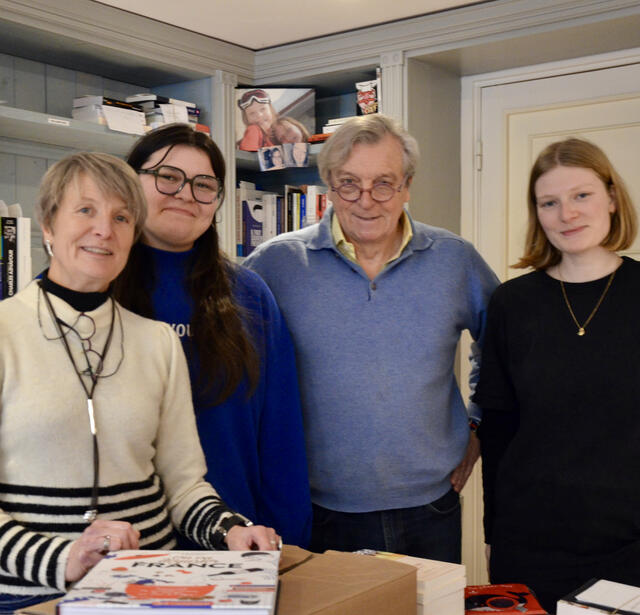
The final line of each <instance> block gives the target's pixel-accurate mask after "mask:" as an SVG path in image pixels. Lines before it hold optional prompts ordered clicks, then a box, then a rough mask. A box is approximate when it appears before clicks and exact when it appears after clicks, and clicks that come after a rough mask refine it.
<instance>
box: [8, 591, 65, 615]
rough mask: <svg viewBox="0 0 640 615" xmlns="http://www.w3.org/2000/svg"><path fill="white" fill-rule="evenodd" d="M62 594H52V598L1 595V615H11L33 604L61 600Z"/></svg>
mask: <svg viewBox="0 0 640 615" xmlns="http://www.w3.org/2000/svg"><path fill="white" fill-rule="evenodd" d="M60 596H62V594H60V593H58V594H51V595H50V596H36V597H34V596H18V595H16V594H0V615H10V614H11V613H13V612H14V611H18V610H20V609H23V608H25V607H27V606H31V605H33V604H39V603H40V602H47V601H48V600H53V599H54V598H59V597H60Z"/></svg>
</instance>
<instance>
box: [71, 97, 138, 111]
mask: <svg viewBox="0 0 640 615" xmlns="http://www.w3.org/2000/svg"><path fill="white" fill-rule="evenodd" d="M95 105H107V106H112V107H120V108H121V109H131V110H132V111H142V107H141V106H140V105H136V104H133V103H131V102H127V101H124V100H118V99H117V98H110V97H108V96H100V95H96V96H92V95H90V94H85V95H84V96H78V97H77V98H74V99H73V108H74V109H75V108H79V107H90V106H95Z"/></svg>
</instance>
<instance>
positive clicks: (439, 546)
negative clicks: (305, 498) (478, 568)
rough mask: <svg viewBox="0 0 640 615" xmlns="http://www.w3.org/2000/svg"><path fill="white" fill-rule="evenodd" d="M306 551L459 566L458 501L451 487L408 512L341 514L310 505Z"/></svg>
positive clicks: (407, 509)
mask: <svg viewBox="0 0 640 615" xmlns="http://www.w3.org/2000/svg"><path fill="white" fill-rule="evenodd" d="M309 548H310V550H311V551H314V552H316V553H322V552H324V551H326V550H327V549H334V550H336V551H357V550H359V549H375V550H377V551H391V552H392V553H402V554H403V555H413V556H414V557H425V558H427V559H436V560H440V561H444V562H454V563H460V558H461V514H460V497H459V495H458V493H457V492H456V491H454V490H453V489H451V490H449V491H448V492H447V493H445V494H444V495H443V496H442V497H441V498H439V499H437V500H435V501H434V502H431V503H429V504H425V505H424V506H416V507H413V508H397V509H393V510H377V511H372V512H364V513H347V512H339V511H335V510H329V509H327V508H323V507H322V506H317V505H316V504H314V505H313V528H312V532H311V544H310V546H309Z"/></svg>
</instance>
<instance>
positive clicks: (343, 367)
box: [245, 210, 498, 512]
mask: <svg viewBox="0 0 640 615" xmlns="http://www.w3.org/2000/svg"><path fill="white" fill-rule="evenodd" d="M331 215H332V212H331V210H328V212H327V214H326V215H325V216H324V218H323V220H322V221H321V222H320V223H319V224H317V225H314V226H311V227H309V228H306V229H303V230H301V231H296V232H293V233H287V234H285V235H280V236H279V237H276V238H275V239H273V240H271V241H269V242H267V243H266V244H263V245H261V246H259V247H258V248H257V249H256V250H255V251H254V252H253V254H252V255H251V256H250V257H249V258H248V259H247V260H246V261H245V264H246V265H247V266H248V267H250V268H251V269H254V270H255V271H257V272H258V273H259V274H260V275H261V276H262V277H263V279H264V280H265V281H266V282H267V284H269V286H270V288H271V290H272V291H273V293H274V295H275V297H276V299H277V301H278V304H279V305H280V309H281V310H282V312H283V314H284V316H285V319H286V321H287V324H288V326H289V329H290V331H291V334H292V336H293V339H294V345H295V348H296V356H297V362H298V374H299V378H300V383H301V391H302V404H303V414H304V422H305V431H306V440H307V455H308V459H309V468H310V482H311V496H312V500H313V501H314V502H315V503H317V504H319V505H321V506H324V507H326V508H329V509H332V510H340V511H346V512H364V511H372V510H386V509H392V508H407V507H412V506H419V505H423V504H426V503H428V502H431V501H433V500H435V499H437V498H438V497H440V496H442V495H443V494H444V493H446V491H447V490H448V489H449V488H450V487H451V484H450V474H451V472H452V470H453V469H454V468H455V467H456V466H457V465H458V463H459V462H460V461H461V459H462V457H463V454H464V451H465V448H466V445H467V442H468V438H469V427H468V417H467V411H466V408H465V404H464V402H463V400H462V397H461V395H460V391H459V389H458V385H457V382H456V379H455V376H454V361H455V355H456V346H457V343H458V340H459V338H460V333H461V331H462V330H464V329H468V330H469V331H470V333H471V335H472V337H473V338H474V340H476V341H478V342H479V341H481V339H482V335H483V330H484V323H485V310H486V305H487V302H488V300H489V296H490V295H491V293H492V291H493V290H494V288H495V287H496V286H497V284H498V280H497V278H496V276H495V275H494V274H493V272H492V271H491V270H490V269H489V267H488V266H487V264H486V263H485V262H484V261H483V259H482V258H481V257H480V255H479V254H478V253H477V252H476V250H475V249H474V248H473V246H472V245H471V244H470V243H468V242H467V241H465V240H463V239H461V238H460V237H458V236H456V235H454V234H452V233H450V232H448V231H445V230H442V229H438V228H434V227H429V226H426V225H424V224H421V223H417V222H413V221H411V224H412V228H413V238H412V239H411V241H410V242H409V244H408V245H407V246H406V248H405V249H404V251H403V252H402V254H401V256H400V257H399V258H398V259H397V260H395V261H393V262H392V263H391V264H389V265H388V266H387V267H386V268H385V269H384V270H383V271H381V272H380V274H378V276H377V277H376V278H375V279H374V280H369V278H368V277H367V275H366V274H365V273H364V271H363V270H362V268H361V267H360V266H359V265H356V264H354V263H352V262H350V261H348V260H347V259H346V258H344V257H343V256H342V255H341V254H340V253H339V252H338V251H337V249H336V248H335V246H334V242H333V238H332V236H331V228H330V222H331ZM478 354H479V344H474V354H473V359H472V361H473V365H474V369H472V377H471V380H472V384H474V383H475V381H476V379H477V367H478V358H479V357H478ZM469 410H470V411H471V412H472V413H473V414H474V415H476V412H477V411H478V409H477V408H476V407H475V406H472V405H470V408H469Z"/></svg>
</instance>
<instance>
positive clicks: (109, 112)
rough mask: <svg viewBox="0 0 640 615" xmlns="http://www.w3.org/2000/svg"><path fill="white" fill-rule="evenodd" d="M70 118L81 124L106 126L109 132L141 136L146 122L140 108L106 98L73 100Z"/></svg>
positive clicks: (89, 97)
mask: <svg viewBox="0 0 640 615" xmlns="http://www.w3.org/2000/svg"><path fill="white" fill-rule="evenodd" d="M71 117H72V118H73V119H74V120H80V121H82V122H92V123H95V124H102V125H106V126H108V127H109V128H110V129H111V130H116V131H118V132H126V133H128V134H135V135H142V134H144V132H145V127H146V121H145V115H144V111H143V110H142V107H140V106H139V105H137V104H134V103H129V102H126V101H123V100H116V99H115V98H109V97H107V96H89V95H86V96H80V97H78V98H74V99H73V109H72V110H71Z"/></svg>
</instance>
